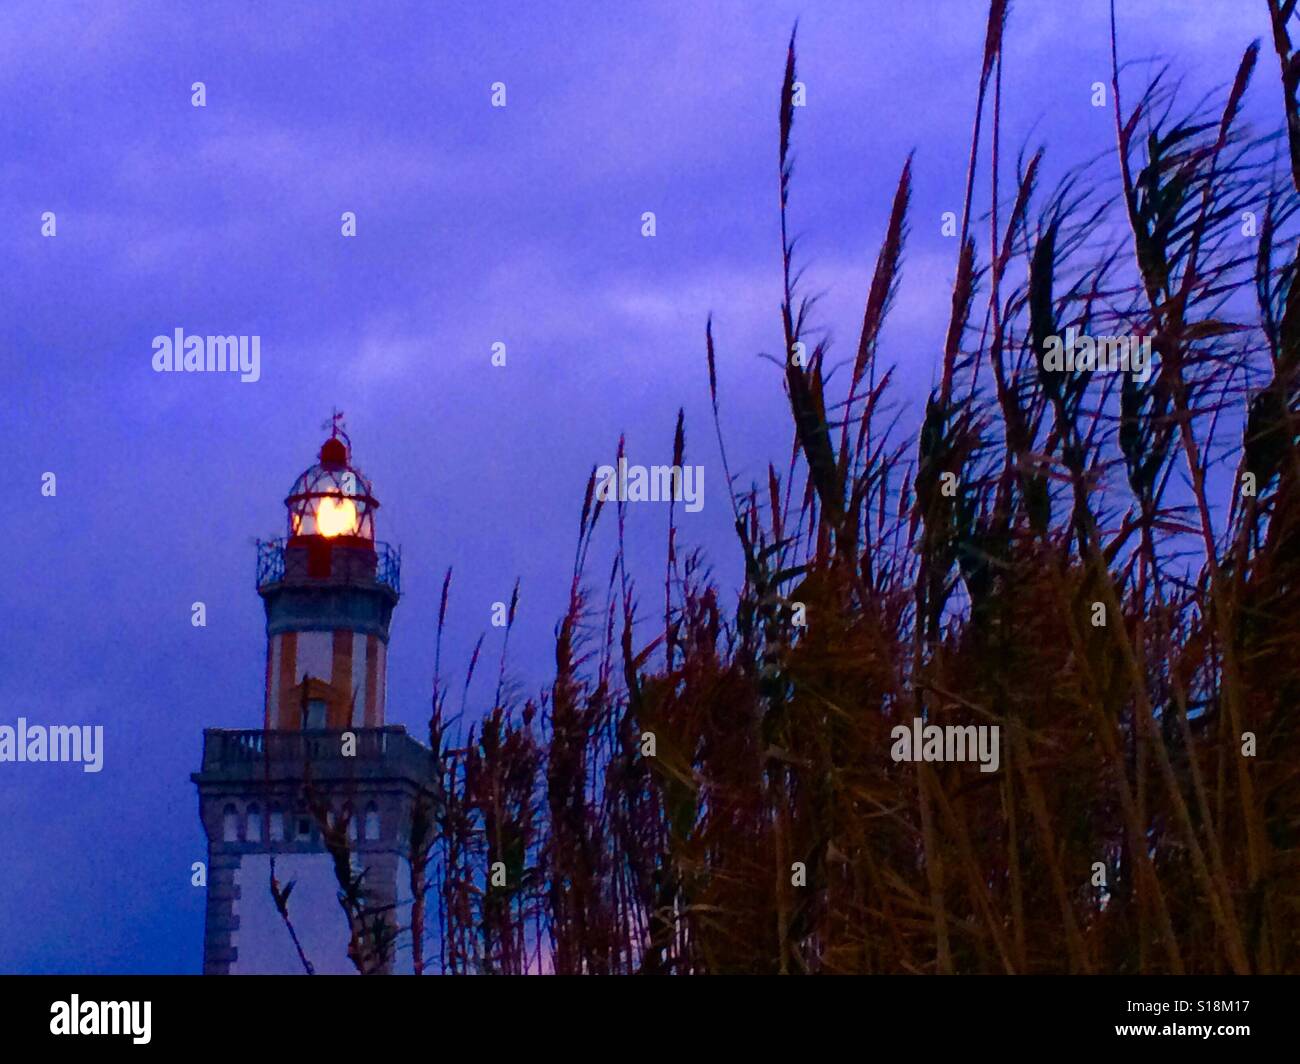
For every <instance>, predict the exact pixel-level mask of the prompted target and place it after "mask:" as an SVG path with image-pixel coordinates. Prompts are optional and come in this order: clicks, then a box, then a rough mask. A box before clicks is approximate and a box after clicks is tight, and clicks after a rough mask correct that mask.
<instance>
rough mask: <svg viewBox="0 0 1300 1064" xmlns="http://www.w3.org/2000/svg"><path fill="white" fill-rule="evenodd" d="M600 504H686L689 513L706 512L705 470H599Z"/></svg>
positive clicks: (622, 467) (621, 464)
mask: <svg viewBox="0 0 1300 1064" xmlns="http://www.w3.org/2000/svg"><path fill="white" fill-rule="evenodd" d="M596 499H597V501H598V502H670V501H671V502H684V503H686V507H685V509H686V512H687V513H692V514H693V513H699V512H700V510H702V509H704V467H703V466H698V465H697V466H679V465H657V466H650V467H649V468H648V469H647V468H646V467H645V466H641V465H634V466H630V465H628V464H627V459H626V458H620V459H619V460H618V468H617V469H615V468H614V467H613V466H607V465H603V466H601V467H600V468H599V469H597V470H596Z"/></svg>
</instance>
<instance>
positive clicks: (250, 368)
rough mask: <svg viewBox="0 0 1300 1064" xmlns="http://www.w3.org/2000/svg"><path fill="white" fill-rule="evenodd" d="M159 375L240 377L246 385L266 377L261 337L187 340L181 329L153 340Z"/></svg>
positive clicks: (154, 362)
mask: <svg viewBox="0 0 1300 1064" xmlns="http://www.w3.org/2000/svg"><path fill="white" fill-rule="evenodd" d="M153 369H154V372H155V373H171V372H177V373H182V372H183V373H225V372H227V371H229V372H231V373H238V374H239V379H240V380H241V381H243V382H244V383H245V384H251V383H252V382H253V381H256V380H260V379H261V376H262V338H261V337H260V336H186V335H185V330H184V329H181V328H177V329H176V330H175V331H174V332H173V333H172V335H171V336H155V337H154V338H153Z"/></svg>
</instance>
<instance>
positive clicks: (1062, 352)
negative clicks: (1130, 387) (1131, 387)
mask: <svg viewBox="0 0 1300 1064" xmlns="http://www.w3.org/2000/svg"><path fill="white" fill-rule="evenodd" d="M1043 369H1045V370H1047V371H1048V372H1050V373H1060V372H1061V371H1062V370H1068V371H1069V372H1071V373H1073V372H1075V371H1079V372H1083V371H1085V370H1086V371H1087V372H1089V373H1131V374H1133V379H1134V380H1135V381H1137V382H1138V383H1139V384H1145V383H1146V382H1147V381H1149V380H1150V379H1151V337H1149V336H1141V337H1139V336H1089V335H1088V334H1087V333H1084V334H1083V335H1082V336H1078V335H1076V331H1075V328H1074V326H1073V325H1071V326H1070V327H1069V328H1068V329H1066V330H1065V338H1064V340H1062V338H1061V337H1059V336H1049V337H1048V338H1047V340H1046V341H1045V342H1044V344H1043Z"/></svg>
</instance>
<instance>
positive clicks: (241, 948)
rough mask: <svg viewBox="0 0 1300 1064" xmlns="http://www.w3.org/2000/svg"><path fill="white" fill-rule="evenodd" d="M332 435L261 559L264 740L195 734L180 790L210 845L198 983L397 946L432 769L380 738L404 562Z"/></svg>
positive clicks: (374, 968)
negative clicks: (403, 888)
mask: <svg viewBox="0 0 1300 1064" xmlns="http://www.w3.org/2000/svg"><path fill="white" fill-rule="evenodd" d="M332 428H333V431H332V432H331V434H330V436H329V437H328V438H327V439H326V440H325V441H324V443H323V444H322V445H321V447H320V449H319V451H318V452H317V455H316V460H315V461H314V462H313V463H312V464H311V465H310V466H308V468H307V469H305V470H304V471H303V472H302V473H301V474H300V475H299V476H298V477H297V479H296V480H295V481H294V482H293V485H292V487H291V488H290V489H289V493H288V495H287V496H286V497H285V499H284V506H285V517H284V521H285V525H284V534H283V535H282V536H279V537H276V538H273V539H270V540H265V541H259V542H258V545H257V579H256V588H257V593H258V595H259V596H260V597H261V600H262V606H263V609H264V612H265V615H266V685H265V696H264V702H263V706H262V709H261V714H260V716H261V727H260V728H255V729H247V730H242V729H241V730H230V729H217V728H210V729H207V730H205V732H204V741H203V763H202V766H201V768H200V770H199V771H198V772H196V773H194V774H193V775H192V776H191V779H192V780H193V781H194V783H195V784H196V785H197V787H198V792H199V815H200V819H201V821H202V824H203V829H204V833H205V835H206V836H207V844H208V846H207V848H208V860H207V864H206V880H207V883H206V889H207V907H206V917H205V927H204V940H203V971H204V972H205V974H243V973H257V974H276V973H286V974H287V973H290V972H295V971H296V972H303V971H306V970H312V971H322V972H325V971H338V972H346V971H357V970H361V971H363V972H365V973H367V974H382V973H387V972H391V971H393V970H394V958H395V957H396V956H397V955H398V954H399V953H400V952H402V951H401V945H402V942H401V938H402V936H403V934H407V933H409V932H408V931H407V929H406V928H405V926H404V924H403V915H404V913H408V912H409V906H410V900H411V899H410V898H409V897H405V898H404V897H402V895H401V893H400V891H399V883H402V882H405V883H408V884H409V864H408V863H407V862H408V859H409V855H410V852H411V851H410V847H411V839H410V833H411V825H412V822H413V819H414V820H418V821H419V822H420V823H428V820H429V816H430V814H431V812H432V803H433V800H434V790H435V787H436V780H437V772H436V763H435V761H434V757H433V754H432V753H431V751H429V750H428V749H427V748H426V747H425V746H423V745H422V744H421V743H419V742H417V741H416V740H415V739H413V738H411V737H410V736H409V735H407V733H406V730H405V729H404V728H402V727H398V726H390V725H388V724H387V722H386V698H385V694H386V686H387V663H388V646H389V634H390V629H391V624H392V617H393V610H394V608H395V607H396V606H397V604H398V601H399V599H400V597H401V561H400V554H399V552H398V551H397V550H396V549H394V548H393V547H392V546H390V545H389V544H387V543H384V542H382V541H380V540H378V539H376V537H375V531H376V516H377V512H378V510H379V501H378V499H377V498H376V496H375V492H374V488H373V486H372V484H371V482H370V481H369V480H368V479H367V478H366V477H365V475H364V474H363V473H362V472H361V471H360V469H358V468H357V467H356V466H355V465H354V463H353V458H352V447H351V441H350V439H349V437H348V436H347V434H346V432H344V431H343V429H342V426H341V424H340V419H339V415H337V414H336V415H335V417H334V420H333V426H332ZM250 723H251V722H250ZM417 813H418V816H417ZM404 870H405V871H404ZM290 883H292V884H293V888H292V889H291V891H290V894H289V895H288V896H286V895H285V894H284V891H285V889H286V887H287V886H288V884H290ZM343 897H346V898H347V904H345V905H340V900H341V898H343ZM291 927H292V931H291V930H290V928H291Z"/></svg>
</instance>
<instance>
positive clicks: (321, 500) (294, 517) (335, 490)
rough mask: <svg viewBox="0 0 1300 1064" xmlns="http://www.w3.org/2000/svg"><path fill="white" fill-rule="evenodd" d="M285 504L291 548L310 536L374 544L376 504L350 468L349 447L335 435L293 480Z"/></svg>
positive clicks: (357, 472)
mask: <svg viewBox="0 0 1300 1064" xmlns="http://www.w3.org/2000/svg"><path fill="white" fill-rule="evenodd" d="M284 504H285V506H286V507H287V508H288V511H289V515H288V520H289V529H288V531H289V542H290V545H291V546H297V545H298V544H296V543H295V542H294V541H295V540H299V539H304V538H305V537H309V536H321V537H324V538H326V539H332V540H336V541H338V542H340V543H343V542H347V541H350V540H351V541H356V540H365V541H369V542H372V543H373V542H374V538H375V511H376V510H377V509H378V508H379V503H378V501H376V499H375V497H374V494H373V492H372V490H371V486H370V481H368V480H367V479H366V478H365V477H364V476H363V475H362V473H361V471H360V470H359V469H355V468H353V467H352V465H351V455H350V454H349V450H348V445H347V444H346V443H345V442H344V440H343V439H342V438H340V437H339V436H337V435H334V436H331V437H330V438H329V439H327V440H326V441H325V443H324V444H323V445H322V446H321V449H320V456H319V461H317V463H316V464H315V465H313V466H311V467H310V468H308V469H307V470H305V471H304V472H303V473H302V475H301V476H299V477H298V479H297V480H296V481H294V485H293V488H292V489H291V490H290V492H289V495H288V497H287V498H286V499H285V500H284ZM355 545H357V546H360V545H361V544H355Z"/></svg>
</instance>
